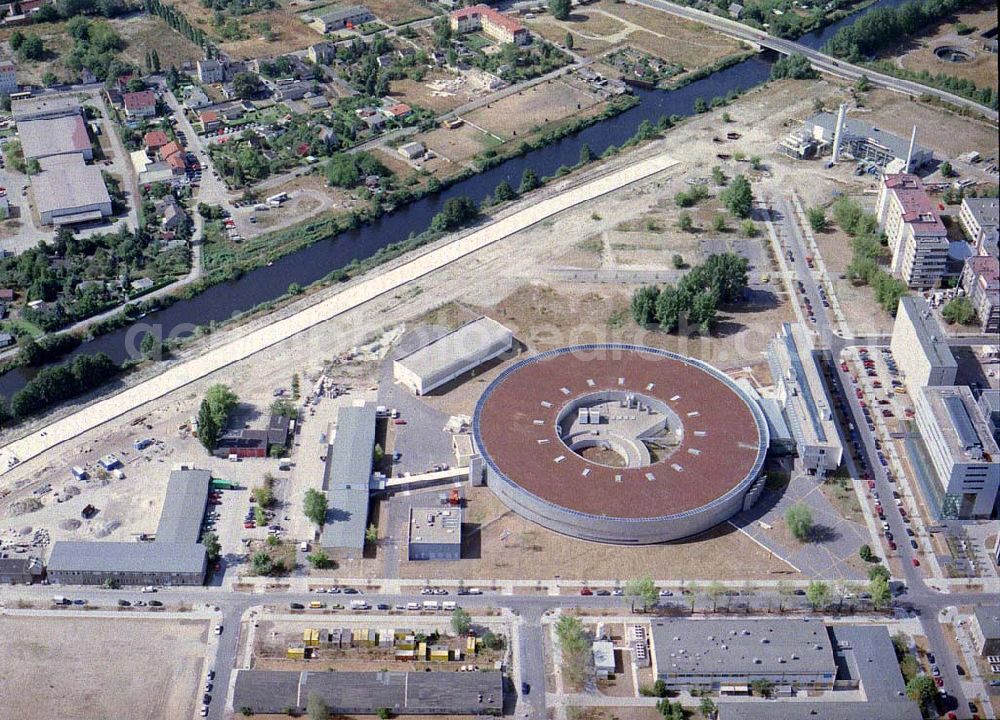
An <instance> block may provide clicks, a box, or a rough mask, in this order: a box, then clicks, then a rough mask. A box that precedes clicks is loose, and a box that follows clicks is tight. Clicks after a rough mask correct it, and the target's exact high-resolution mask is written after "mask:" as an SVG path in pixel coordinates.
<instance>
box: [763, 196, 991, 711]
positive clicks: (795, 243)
mask: <svg viewBox="0 0 1000 720" xmlns="http://www.w3.org/2000/svg"><path fill="white" fill-rule="evenodd" d="M775 205H777V208H778V210H777V212H772V214H773V215H775V216H776V218H777V220H779V221H780V222H781V223H782V227H783V232H782V233H781V234H782V236H783V237H784V238H786V239H787V241H788V242H789V248H790V250H791V252H792V255H793V256H794V261H793V265H794V266H795V269H796V270H797V273H798V278H799V280H801V281H802V283H803V287H804V294H805V296H806V297H808V298H809V300H810V302H811V303H812V307H813V308H814V309H815V312H816V318H817V323H816V324H815V326H814V327H815V329H817V330H818V332H819V338H818V346H819V347H824V346H825V347H826V348H828V349H829V351H830V353H831V355H832V360H833V367H834V368H835V370H834V372H835V373H836V375H835V380H836V383H835V384H836V386H835V387H831V388H829V389H830V394H831V395H832V396H833V398H834V404H835V405H836V404H837V399H838V396H839V397H840V398H841V399H844V400H846V405H847V409H848V418H847V419H848V420H849V421H850V422H852V423H853V424H854V427H855V428H857V432H858V437H859V438H860V440H861V452H860V453H858V454H859V456H860V457H861V459H862V460H863V461H864V462H865V463H866V465H867V467H868V468H869V471H870V472H871V474H872V477H873V478H874V480H875V488H876V490H877V491H878V493H879V497H880V498H883V499H885V500H886V502H883V508H884V510H885V516H886V521H887V522H888V523H889V529H890V531H891V532H892V534H893V536H894V537H895V538H896V539H897V550H896V552H897V553H898V555H899V560H900V564H901V567H902V573H903V578H902V579H903V580H904V581H905V583H906V586H907V592H906V595H905V596H904V598H903V600H904V601H905V603H906V604H907V605H909V606H912V607H913V609H914V611H915V612H916V613H917V614H918V615H919V616H920V618H921V624H922V625H923V628H924V632H925V634H926V636H927V640H928V643H929V646H930V648H931V649H932V651H933V652H934V653H935V654H936V655H937V657H938V663H937V665H938V667H939V668H940V670H941V676H942V678H943V679H944V689H945V690H946V691H947V692H948V694H949V695H950V696H951V697H953V698H955V701H956V702H957V703H958V709H960V710H962V711H963V712H964V710H965V709H966V705H967V701H966V698H965V695H964V693H963V691H962V684H961V681H960V679H959V676H958V674H957V673H956V671H955V664H956V658H954V657H953V656H952V653H951V650H950V649H949V645H948V644H947V643H946V642H945V638H944V632H943V630H942V628H941V625H940V623H939V622H938V612H939V611H940V610H942V609H943V608H944V607H947V606H948V605H959V604H962V603H961V601H960V600H958V599H957V598H956V596H954V595H942V594H940V593H938V592H936V591H935V590H932V589H931V588H929V587H927V585H926V584H925V583H924V578H925V576H924V572H923V571H922V570H921V569H920V568H919V567H917V566H915V565H914V564H913V563H914V560H919V558H917V553H916V551H914V550H913V549H912V548H911V547H910V544H909V542H908V537H907V534H906V528H907V526H908V524H907V523H905V522H904V521H903V517H902V515H901V514H900V512H899V507H898V506H897V505H896V504H895V503H893V502H888V499H890V498H892V497H893V495H892V491H893V490H894V489H896V488H895V485H894V484H893V483H892V482H891V481H890V480H889V475H888V474H887V472H886V468H885V467H884V466H883V465H882V464H881V463H880V462H879V460H878V454H877V449H876V447H875V439H876V438H875V434H874V432H872V431H871V430H869V429H868V422H867V421H866V419H865V417H864V413H863V411H862V408H861V404H860V402H861V401H860V400H859V399H858V397H857V395H856V393H855V391H854V390H855V387H856V386H855V385H854V383H853V378H852V375H851V371H850V366H848V370H847V371H845V370H843V369H842V368H841V367H840V359H841V351H842V350H844V349H845V348H846V347H848V346H859V345H862V344H863V343H862V342H860V341H859V339H857V338H854V339H851V340H845V339H844V338H843V337H842V336H841V335H839V334H838V333H836V332H835V331H834V329H833V324H832V323H831V322H830V318H829V312H828V311H827V308H824V307H823V303H822V298H821V296H820V294H819V290H818V286H817V283H816V281H815V278H814V276H813V273H812V272H810V270H809V268H808V266H807V265H806V263H805V260H804V258H805V255H806V253H807V248H806V245H805V243H804V242H803V239H802V232H801V229H800V227H799V224H798V222H797V220H796V216H795V215H794V214H793V213H792V211H791V203H790V201H789V200H788V199H786V198H779V199H778V200H777V201H772V208H773V207H774V206H775ZM792 292H793V294H794V289H792ZM794 301H795V302H797V298H794ZM882 344H886V343H882ZM866 397H867V400H868V401H869V403H871V397H870V396H866ZM850 448H851V443H850V441H848V442H845V451H846V452H848V453H849V452H850V451H851V450H850ZM899 480H900V481H901V482H906V480H905V479H904V478H900V479H899ZM859 500H861V501H862V504H863V507H864V499H863V498H859ZM865 511H866V512H868V510H867V509H866V510H865ZM918 517H919V516H918ZM917 520H918V518H914V522H916V521H917ZM925 569H926V570H928V571H929V568H925ZM982 601H983V597H982V596H981V595H980V596H978V598H977V599H972V600H970V602H971V603H972V604H978V603H981V602H982Z"/></svg>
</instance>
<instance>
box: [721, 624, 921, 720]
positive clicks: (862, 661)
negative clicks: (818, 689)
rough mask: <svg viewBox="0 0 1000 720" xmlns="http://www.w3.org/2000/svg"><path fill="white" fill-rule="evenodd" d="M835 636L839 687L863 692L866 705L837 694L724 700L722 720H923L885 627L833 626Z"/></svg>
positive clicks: (837, 685) (834, 644)
mask: <svg viewBox="0 0 1000 720" xmlns="http://www.w3.org/2000/svg"><path fill="white" fill-rule="evenodd" d="M829 632H830V635H831V638H832V642H833V647H834V656H835V660H836V663H837V678H836V687H838V688H841V689H845V690H857V691H859V692H860V693H861V695H862V696H863V697H864V700H863V701H862V700H857V699H852V700H848V701H843V702H841V701H839V700H837V699H836V693H834V695H833V696H832V697H831V696H828V697H824V698H822V699H817V700H799V699H796V700H795V701H794V702H778V703H775V702H772V701H759V700H752V701H729V702H726V701H721V702H720V703H719V720H759V718H765V717H766V718H768V719H769V720H814V719H815V718H823V719H824V720H920V717H921V715H920V708H919V707H918V706H917V704H916V703H914V702H912V701H911V700H909V699H908V698H907V697H906V685H905V684H904V682H903V676H902V674H901V673H900V671H899V664H898V663H897V661H896V654H895V650H894V649H893V647H892V640H891V638H890V637H889V631H888V630H887V629H886V628H885V627H884V626H876V627H872V626H856V625H833V626H830V628H829ZM852 695H853V694H852ZM855 697H856V696H855Z"/></svg>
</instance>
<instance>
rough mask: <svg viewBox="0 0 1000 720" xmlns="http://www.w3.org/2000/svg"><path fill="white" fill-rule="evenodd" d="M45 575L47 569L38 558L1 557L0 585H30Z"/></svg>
mask: <svg viewBox="0 0 1000 720" xmlns="http://www.w3.org/2000/svg"><path fill="white" fill-rule="evenodd" d="M44 573H45V567H44V566H43V565H42V561H41V560H40V559H38V558H36V557H18V558H12V557H0V585H4V584H7V585H10V584H18V585H30V584H31V583H33V582H35V580H40V579H41V577H42V575H43V574H44Z"/></svg>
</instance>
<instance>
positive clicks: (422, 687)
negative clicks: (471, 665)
mask: <svg viewBox="0 0 1000 720" xmlns="http://www.w3.org/2000/svg"><path fill="white" fill-rule="evenodd" d="M311 694H317V695H319V696H320V697H321V698H323V700H324V701H325V702H326V704H327V706H328V707H329V709H330V711H331V712H333V713H358V714H370V713H374V712H376V711H377V710H379V709H380V708H386V709H388V710H390V711H391V712H392V713H394V714H397V715H499V714H500V713H501V712H502V710H503V675H502V674H501V673H500V672H498V671H486V672H470V673H454V672H384V671H383V672H309V671H305V672H289V671H271V670H239V671H238V672H237V674H236V682H235V687H234V692H233V707H234V708H236V709H237V710H242V709H243V708H249V709H250V710H251V711H252V712H254V713H258V714H263V713H280V712H285V711H287V710H288V709H295V710H299V711H301V710H302V709H304V708H305V706H306V703H307V702H308V699H309V696H310V695H311Z"/></svg>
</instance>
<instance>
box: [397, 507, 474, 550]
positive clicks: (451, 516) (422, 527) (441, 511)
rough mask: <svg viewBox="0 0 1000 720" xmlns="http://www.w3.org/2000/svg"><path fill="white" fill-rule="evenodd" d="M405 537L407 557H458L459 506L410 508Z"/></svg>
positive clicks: (460, 548)
mask: <svg viewBox="0 0 1000 720" xmlns="http://www.w3.org/2000/svg"><path fill="white" fill-rule="evenodd" d="M406 540H407V557H408V559H409V560H460V559H461V558H462V508H460V507H411V508H410V523H409V532H408V533H407V537H406Z"/></svg>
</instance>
